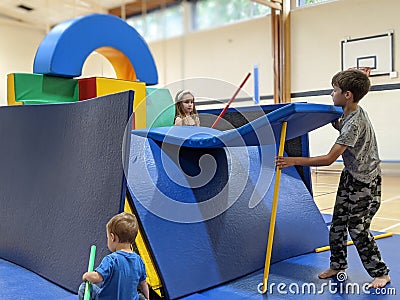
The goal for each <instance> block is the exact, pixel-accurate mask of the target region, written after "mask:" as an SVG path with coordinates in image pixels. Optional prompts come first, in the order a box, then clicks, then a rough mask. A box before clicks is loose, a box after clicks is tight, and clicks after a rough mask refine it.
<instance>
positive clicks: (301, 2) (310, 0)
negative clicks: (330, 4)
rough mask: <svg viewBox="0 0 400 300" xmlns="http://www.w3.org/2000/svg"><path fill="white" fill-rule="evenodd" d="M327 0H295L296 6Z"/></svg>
mask: <svg viewBox="0 0 400 300" xmlns="http://www.w3.org/2000/svg"><path fill="white" fill-rule="evenodd" d="M326 1H329V0H297V6H298V7H299V6H305V5H309V4H314V3H320V2H326Z"/></svg>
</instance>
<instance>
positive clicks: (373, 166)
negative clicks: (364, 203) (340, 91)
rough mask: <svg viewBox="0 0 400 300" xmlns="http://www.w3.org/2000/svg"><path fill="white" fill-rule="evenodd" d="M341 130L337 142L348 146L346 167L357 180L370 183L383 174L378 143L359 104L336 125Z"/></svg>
mask: <svg viewBox="0 0 400 300" xmlns="http://www.w3.org/2000/svg"><path fill="white" fill-rule="evenodd" d="M335 128H336V129H338V130H339V131H340V135H339V137H338V138H337V140H336V143H337V144H341V145H345V146H347V149H346V150H345V151H344V152H343V154H342V157H343V162H344V167H345V169H347V170H348V171H349V172H350V174H351V175H352V176H353V177H354V178H355V179H357V180H359V181H362V182H365V183H368V182H370V181H372V180H373V179H375V178H376V176H378V175H380V174H381V169H380V159H379V153H378V144H377V141H376V137H375V132H374V129H373V127H372V124H371V121H370V120H369V118H368V115H367V113H366V112H365V111H364V110H363V109H362V108H361V107H360V106H358V107H357V109H356V110H355V111H353V112H352V113H350V114H349V115H348V116H347V117H345V118H341V119H339V122H338V125H337V126H335Z"/></svg>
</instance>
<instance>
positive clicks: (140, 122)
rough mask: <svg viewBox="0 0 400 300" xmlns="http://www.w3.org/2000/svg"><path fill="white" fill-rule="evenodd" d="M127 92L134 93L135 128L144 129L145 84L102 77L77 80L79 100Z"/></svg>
mask: <svg viewBox="0 0 400 300" xmlns="http://www.w3.org/2000/svg"><path fill="white" fill-rule="evenodd" d="M129 90H133V91H135V96H134V101H133V111H134V113H135V128H136V129H140V128H146V84H145V83H144V82H136V81H128V80H121V79H114V78H102V77H92V78H83V79H79V99H80V100H84V99H89V98H94V97H99V96H104V95H109V94H115V93H119V92H123V91H129Z"/></svg>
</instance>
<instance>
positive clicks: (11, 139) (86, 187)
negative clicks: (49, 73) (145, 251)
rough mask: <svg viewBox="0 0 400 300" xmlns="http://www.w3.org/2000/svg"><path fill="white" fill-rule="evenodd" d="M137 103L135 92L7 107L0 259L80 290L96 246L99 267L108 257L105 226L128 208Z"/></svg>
mask: <svg viewBox="0 0 400 300" xmlns="http://www.w3.org/2000/svg"><path fill="white" fill-rule="evenodd" d="M132 103H133V92H132V91H131V92H124V93H120V94H114V95H109V96H104V97H100V98H96V99H93V100H87V101H80V102H74V103H65V104H52V105H23V106H6V107H0V140H1V143H2V147H0V165H1V168H0V182H1V183H2V188H1V189H0V203H1V205H0V258H4V259H7V260H9V261H11V262H14V263H16V264H18V265H21V266H23V267H25V268H27V269H29V270H31V271H34V272H35V273H37V274H39V275H41V276H43V277H44V278H46V279H48V280H50V281H52V282H55V283H57V284H59V285H60V286H62V287H64V288H66V289H68V290H70V291H72V292H76V291H77V289H78V287H79V284H80V283H81V280H82V274H83V273H84V272H85V271H87V266H88V261H89V254H90V247H91V245H92V244H95V245H96V246H97V255H96V265H97V264H99V263H100V261H101V259H102V258H103V257H104V256H105V255H107V254H108V253H109V251H108V249H107V238H106V234H105V226H106V223H107V221H108V220H109V219H110V218H111V217H112V216H113V215H114V214H117V213H119V212H120V211H121V209H122V208H123V204H124V199H125V193H126V192H125V176H124V170H123V166H122V154H121V153H122V149H123V145H124V142H123V139H124V133H125V129H126V125H127V124H128V120H129V117H130V115H131V114H132ZM128 132H129V131H128ZM4 299H13V298H12V297H9V298H4ZM14 299H15V298H14ZM37 299H40V298H37Z"/></svg>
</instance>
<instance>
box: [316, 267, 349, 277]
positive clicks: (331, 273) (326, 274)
mask: <svg viewBox="0 0 400 300" xmlns="http://www.w3.org/2000/svg"><path fill="white" fill-rule="evenodd" d="M339 272H344V270H333V269H330V268H329V269H328V270H325V271H324V272H322V273H319V274H318V278H319V279H327V278H331V277H333V276H335V275H337V274H338V273H339Z"/></svg>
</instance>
